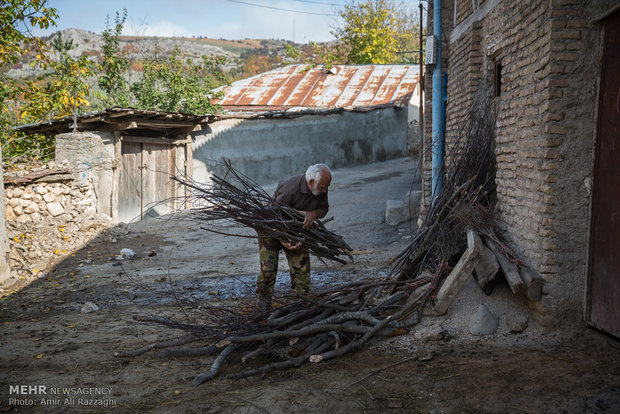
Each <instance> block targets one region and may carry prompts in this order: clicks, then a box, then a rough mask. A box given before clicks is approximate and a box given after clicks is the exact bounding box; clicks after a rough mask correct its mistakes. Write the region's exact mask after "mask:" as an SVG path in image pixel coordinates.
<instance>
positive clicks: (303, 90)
mask: <svg viewBox="0 0 620 414" xmlns="http://www.w3.org/2000/svg"><path fill="white" fill-rule="evenodd" d="M419 79H420V71H419V68H418V67H417V65H333V66H331V67H329V68H327V67H325V66H322V65H316V66H313V65H307V64H301V65H288V66H283V67H281V68H277V69H273V70H270V71H268V72H265V73H261V74H258V75H256V76H252V77H250V78H247V79H243V80H240V81H237V82H234V83H233V84H231V85H229V86H224V87H222V88H220V91H221V92H223V93H224V96H223V97H222V98H220V99H217V100H214V103H217V104H219V105H222V107H223V109H224V110H228V111H235V112H244V111H249V112H257V111H261V110H262V111H265V110H272V111H273V110H290V109H291V108H300V109H301V110H303V109H317V110H320V109H326V108H343V109H345V110H354V109H356V108H373V107H385V106H397V107H404V106H406V105H407V104H408V103H409V100H410V99H411V96H412V95H413V93H414V91H415V89H416V87H417V86H418V83H419Z"/></svg>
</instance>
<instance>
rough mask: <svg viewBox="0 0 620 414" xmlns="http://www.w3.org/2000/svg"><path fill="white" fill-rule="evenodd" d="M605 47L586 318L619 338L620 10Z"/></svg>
mask: <svg viewBox="0 0 620 414" xmlns="http://www.w3.org/2000/svg"><path fill="white" fill-rule="evenodd" d="M604 48H605V49H604V53H603V67H602V76H601V99H600V102H599V120H598V130H597V142H596V149H595V160H594V182H593V186H592V216H591V224H590V255H589V257H590V260H589V266H588V283H587V292H586V320H587V321H588V323H589V324H591V325H593V326H595V327H597V328H599V329H601V330H603V331H606V332H608V333H610V334H612V335H614V336H616V337H619V338H620V76H619V74H620V13H616V14H615V15H614V16H612V17H611V18H610V19H609V20H608V21H607V23H606V28H605V43H604Z"/></svg>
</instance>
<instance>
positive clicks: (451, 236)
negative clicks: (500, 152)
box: [391, 95, 495, 287]
mask: <svg viewBox="0 0 620 414" xmlns="http://www.w3.org/2000/svg"><path fill="white" fill-rule="evenodd" d="M493 137H494V117H493V116H492V111H491V101H490V98H488V97H486V96H485V95H479V96H478V97H477V99H476V101H475V103H474V106H473V110H472V112H471V114H470V116H469V118H468V120H467V122H465V123H463V124H462V126H461V128H460V130H459V131H458V132H457V134H456V137H454V138H453V139H454V144H453V145H452V147H451V151H450V153H449V155H448V156H447V159H448V160H449V161H448V163H447V164H446V165H444V170H445V177H446V178H445V180H443V183H442V185H441V188H440V190H439V191H438V192H436V194H435V195H434V199H433V201H432V204H431V206H430V208H429V210H428V212H427V214H426V216H425V219H424V221H423V224H422V226H421V228H420V230H419V232H418V233H417V235H416V236H415V237H414V239H413V241H412V242H411V243H410V244H409V246H407V248H406V249H405V250H404V251H403V252H401V253H400V254H399V255H398V256H397V257H395V258H394V259H393V260H392V263H391V275H392V276H393V277H395V278H396V279H397V280H413V279H415V278H416V276H417V275H419V274H420V273H421V272H422V270H424V269H426V270H428V271H430V272H431V273H433V274H434V275H435V276H436V280H435V282H434V283H433V287H437V285H438V283H439V281H440V280H439V279H440V278H441V277H442V276H443V275H445V274H446V273H447V271H448V270H449V269H450V265H451V264H453V259H454V257H455V255H457V254H459V253H460V252H462V251H463V249H464V247H465V244H466V239H465V228H466V227H467V226H471V227H472V228H474V229H475V230H477V231H478V232H479V233H493V231H494V230H493V219H492V214H491V213H492V197H493V194H494V192H495V156H494V153H493V145H492V143H493Z"/></svg>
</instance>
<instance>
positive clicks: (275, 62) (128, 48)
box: [5, 29, 290, 79]
mask: <svg viewBox="0 0 620 414" xmlns="http://www.w3.org/2000/svg"><path fill="white" fill-rule="evenodd" d="M58 33H61V34H62V38H63V40H65V41H67V40H73V46H74V48H73V49H72V50H71V51H70V52H69V54H70V55H71V56H73V57H79V56H88V57H90V58H91V59H93V60H99V59H100V58H101V57H102V55H103V51H102V46H103V36H102V35H100V34H96V33H92V32H88V31H85V30H81V29H65V30H62V31H60V32H56V33H54V34H53V35H51V36H49V37H45V38H42V40H43V41H44V42H46V43H47V44H50V43H51V41H52V40H53V39H54V38H55V37H57V36H58ZM287 43H290V42H287V41H284V40H272V39H270V40H266V39H263V40H261V39H245V40H225V39H209V38H183V37H140V36H122V37H121V39H120V46H121V50H123V52H124V53H126V56H127V58H128V59H129V61H130V65H131V66H130V70H131V71H135V72H140V70H141V64H140V62H141V61H143V60H144V59H146V58H147V57H153V56H155V55H164V56H166V55H169V54H170V53H171V52H172V50H173V49H174V48H175V47H179V49H181V51H182V52H183V53H184V54H185V55H187V56H190V57H195V58H200V57H201V56H204V55H206V56H210V57H219V56H223V57H225V58H226V59H227V63H226V64H225V65H224V67H223V69H224V70H225V71H227V72H229V73H230V74H231V76H232V77H233V78H242V77H245V76H251V75H254V74H256V72H257V71H262V70H269V69H271V68H273V67H277V66H280V64H281V63H282V62H283V60H284V51H285V47H284V45H285V44H287ZM51 57H52V58H57V54H55V53H51ZM32 59H34V56H31V57H29V58H26V59H25V60H24V61H22V62H20V63H18V64H16V65H13V66H12V67H10V68H8V70H7V71H6V74H7V75H8V76H9V77H11V78H14V79H23V78H28V77H32V76H35V75H38V74H39V73H38V71H39V69H37V68H35V67H32V66H31V65H30V61H31V60H32ZM5 70H6V68H5Z"/></svg>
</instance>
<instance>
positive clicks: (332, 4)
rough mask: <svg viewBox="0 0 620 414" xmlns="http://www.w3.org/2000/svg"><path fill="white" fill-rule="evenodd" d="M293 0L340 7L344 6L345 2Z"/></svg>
mask: <svg viewBox="0 0 620 414" xmlns="http://www.w3.org/2000/svg"><path fill="white" fill-rule="evenodd" d="M293 1H298V2H300V3H311V4H322V5H324V6H339V7H342V6H344V5H343V4H338V3H336V2H333V1H332V2H329V3H325V2H322V1H312V0H293Z"/></svg>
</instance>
